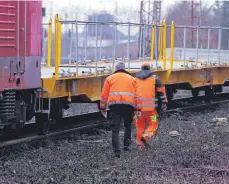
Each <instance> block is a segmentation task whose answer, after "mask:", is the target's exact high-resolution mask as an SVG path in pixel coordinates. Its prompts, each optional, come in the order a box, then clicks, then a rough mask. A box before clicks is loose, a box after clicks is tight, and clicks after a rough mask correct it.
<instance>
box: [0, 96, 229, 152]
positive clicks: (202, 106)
mask: <svg viewBox="0 0 229 184" xmlns="http://www.w3.org/2000/svg"><path fill="white" fill-rule="evenodd" d="M228 96H229V94H228V93H224V94H220V95H218V97H217V98H216V100H215V101H212V102H207V103H199V104H195V105H187V106H184V107H178V108H173V109H168V110H166V111H163V112H159V114H160V116H161V117H160V118H163V117H164V116H167V115H169V114H173V113H180V114H182V113H185V112H187V111H191V112H193V111H199V112H201V111H203V110H207V109H212V108H213V109H216V108H217V107H218V105H220V104H224V103H229V98H228ZM225 98H227V99H225ZM201 99H202V100H204V97H203V96H201V97H199V98H198V99H195V101H200V100H201ZM187 100H188V101H193V99H190V98H182V99H175V100H174V102H176V104H178V102H184V101H187ZM178 106H179V105H178ZM95 115H98V116H99V117H100V119H95V118H93V117H94V116H93V117H92V119H93V120H88V121H81V122H80V123H78V124H77V125H70V126H69V125H67V128H66V127H65V128H64V129H60V128H59V129H58V128H57V129H56V130H52V131H51V132H50V133H49V134H47V135H34V134H29V135H27V136H26V137H23V138H17V139H12V140H6V141H1V142H0V149H1V148H4V147H9V146H12V145H17V144H22V143H28V142H32V141H39V140H42V139H47V138H51V137H55V136H60V135H64V134H68V133H73V132H79V131H82V130H85V129H92V128H96V127H99V126H104V125H106V124H107V120H106V119H105V118H101V114H100V113H99V112H97V113H95ZM84 116H85V115H84Z"/></svg>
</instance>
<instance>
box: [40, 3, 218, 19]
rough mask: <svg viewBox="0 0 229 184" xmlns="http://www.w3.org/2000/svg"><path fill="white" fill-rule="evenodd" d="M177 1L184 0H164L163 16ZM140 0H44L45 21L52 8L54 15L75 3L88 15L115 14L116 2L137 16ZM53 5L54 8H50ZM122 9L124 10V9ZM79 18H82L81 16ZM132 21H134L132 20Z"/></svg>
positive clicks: (119, 6)
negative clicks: (93, 13) (104, 11)
mask: <svg viewBox="0 0 229 184" xmlns="http://www.w3.org/2000/svg"><path fill="white" fill-rule="evenodd" d="M177 1H182V0H162V16H163V15H165V13H166V10H167V7H168V6H171V5H172V4H173V3H174V2H177ZM199 1H200V0H196V2H199ZM214 1H215V0H202V2H203V4H206V3H207V4H209V5H212V3H214ZM51 2H52V3H51ZM140 2H141V0H43V6H45V7H46V15H47V17H46V18H44V21H45V22H46V21H48V18H49V17H50V10H51V11H52V16H54V14H55V13H58V12H60V9H63V8H66V7H71V6H73V5H74V6H78V7H80V11H81V12H80V13H81V16H86V14H87V15H88V14H90V13H92V12H93V11H101V10H106V11H108V12H109V11H110V13H111V14H113V13H114V10H115V4H117V7H118V10H117V11H118V12H119V9H120V8H123V7H125V10H128V9H129V11H132V12H133V11H136V16H138V15H139V11H140ZM51 5H52V8H50V7H51ZM120 10H121V9H120ZM121 11H123V9H122V10H121ZM66 12H68V10H67V8H66ZM82 12H83V13H82ZM82 14H84V15H82ZM118 14H119V13H118ZM123 18H124V17H123ZM162 18H163V17H162ZM79 19H82V18H81V17H79ZM134 19H135V18H134ZM126 21H128V20H126ZM130 21H131V22H132V20H130Z"/></svg>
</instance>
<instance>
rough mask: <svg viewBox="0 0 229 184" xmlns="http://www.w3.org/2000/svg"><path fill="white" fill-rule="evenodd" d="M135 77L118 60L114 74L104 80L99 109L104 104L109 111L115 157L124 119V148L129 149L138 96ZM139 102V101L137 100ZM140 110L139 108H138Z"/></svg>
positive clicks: (102, 107)
mask: <svg viewBox="0 0 229 184" xmlns="http://www.w3.org/2000/svg"><path fill="white" fill-rule="evenodd" d="M138 89H139V88H137V86H136V79H135V78H134V77H132V76H131V74H130V73H128V72H127V71H126V70H125V64H124V63H123V62H118V63H117V64H116V66H115V72H114V74H112V75H110V76H108V77H107V78H106V80H105V82H104V86H103V89H102V94H101V99H100V110H105V109H106V106H107V107H108V108H109V109H110V112H111V128H112V146H113V151H114V154H115V156H116V157H120V152H121V151H120V145H119V129H120V125H121V121H122V119H123V120H124V126H125V132H124V150H125V151H129V146H130V144H131V124H132V122H133V115H134V110H136V105H137V104H136V98H140V97H141V96H140V92H139V91H138ZM138 103H141V101H138ZM139 110H140V108H139Z"/></svg>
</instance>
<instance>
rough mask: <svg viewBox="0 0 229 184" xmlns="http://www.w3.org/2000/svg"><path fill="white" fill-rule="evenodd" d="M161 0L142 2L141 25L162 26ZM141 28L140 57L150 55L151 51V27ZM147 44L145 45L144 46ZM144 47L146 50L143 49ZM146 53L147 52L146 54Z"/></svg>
mask: <svg viewBox="0 0 229 184" xmlns="http://www.w3.org/2000/svg"><path fill="white" fill-rule="evenodd" d="M160 21H161V0H141V4H140V24H149V25H152V24H153V22H155V23H156V24H160ZM145 28H146V27H140V30H139V53H138V55H139V57H141V56H142V57H144V55H147V56H149V55H150V49H151V27H147V28H146V29H145ZM144 43H145V44H144ZM143 47H144V48H145V49H143ZM144 51H145V52H144ZM143 52H144V53H143Z"/></svg>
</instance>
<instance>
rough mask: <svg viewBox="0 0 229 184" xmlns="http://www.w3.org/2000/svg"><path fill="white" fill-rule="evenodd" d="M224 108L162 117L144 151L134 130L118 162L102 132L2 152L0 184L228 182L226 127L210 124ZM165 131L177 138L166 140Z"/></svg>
mask: <svg viewBox="0 0 229 184" xmlns="http://www.w3.org/2000/svg"><path fill="white" fill-rule="evenodd" d="M228 107H229V105H223V106H222V107H221V108H220V109H219V110H216V111H214V112H204V113H203V112H202V113H186V114H185V115H184V116H180V115H178V114H177V115H176V114H174V115H172V116H171V117H167V118H163V119H162V120H161V121H160V127H159V130H158V134H157V136H156V137H154V138H153V139H152V141H151V142H150V148H149V149H148V150H145V151H138V150H137V148H136V146H135V140H134V139H135V131H133V139H132V140H133V142H132V148H131V151H130V152H122V155H121V158H120V159H117V158H114V157H113V154H112V149H111V132H109V131H105V130H99V131H94V132H93V133H92V134H90V135H88V134H83V135H79V134H71V135H68V136H64V137H63V138H58V139H52V140H46V141H43V142H42V143H40V144H37V145H36V146H34V145H32V144H31V145H30V144H26V145H22V146H20V148H17V149H16V148H15V149H13V148H12V149H11V151H6V152H4V150H1V157H0V170H1V173H0V183H1V184H29V183H33V184H40V183H42V184H43V183H44V184H46V183H50V184H51V183H56V184H62V183H63V184H70V183H71V184H78V183H80V184H81V183H83V184H84V183H86V184H87V183H96V184H97V183H98V184H100V183H108V184H110V183H120V184H121V183H128V184H130V183H134V184H136V183H137V184H138V183H139V184H140V183H144V184H146V183H149V184H152V183H154V184H157V183H158V184H159V183H165V184H166V183H173V184H176V183H182V184H183V183H214V184H216V183H220V184H222V183H228V181H229V154H228V153H229V141H228V140H229V125H228V123H227V122H224V123H218V124H217V123H216V122H213V121H212V119H213V118H216V117H219V118H229V113H228ZM170 131H178V132H179V134H180V135H178V136H176V137H171V136H170V135H169V132H170ZM120 136H121V143H122V139H123V132H121V133H120ZM121 145H122V144H121ZM4 153H5V154H4Z"/></svg>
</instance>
